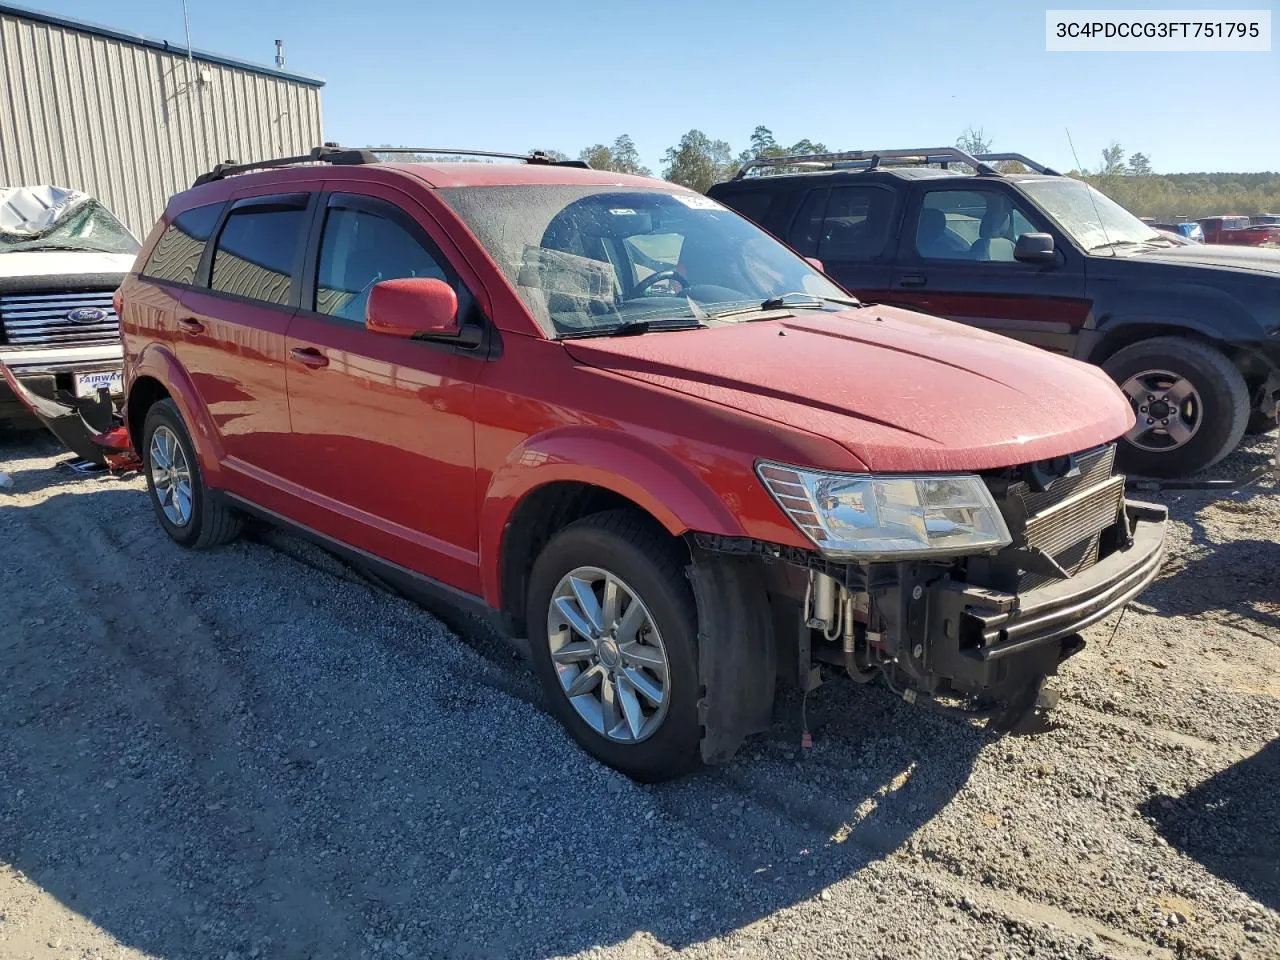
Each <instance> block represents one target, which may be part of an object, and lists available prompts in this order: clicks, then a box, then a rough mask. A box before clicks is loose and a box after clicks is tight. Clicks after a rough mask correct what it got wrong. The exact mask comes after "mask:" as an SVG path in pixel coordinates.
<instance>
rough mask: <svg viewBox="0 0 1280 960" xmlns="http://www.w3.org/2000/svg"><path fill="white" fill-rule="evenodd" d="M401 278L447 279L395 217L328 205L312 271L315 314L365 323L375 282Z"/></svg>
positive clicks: (428, 254)
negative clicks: (315, 269)
mask: <svg viewBox="0 0 1280 960" xmlns="http://www.w3.org/2000/svg"><path fill="white" fill-rule="evenodd" d="M401 277H434V278H435V279H437V280H444V281H445V282H449V277H448V275H447V274H446V273H445V270H444V267H443V266H442V265H441V264H440V262H439V261H438V260H437V259H436V257H435V256H434V255H432V254H431V253H430V252H429V251H428V250H427V249H426V248H425V247H424V246H423V245H422V243H421V242H419V241H418V239H417V238H416V237H414V236H413V235H412V234H410V233H409V231H408V230H406V229H405V228H404V227H402V226H400V224H398V223H396V222H395V221H394V220H389V219H387V218H386V217H380V216H378V215H377V214H374V213H369V212H368V211H365V210H350V209H343V208H341V207H334V208H331V209H330V210H329V213H328V216H327V217H326V218H325V224H324V236H323V238H322V239H321V241H320V269H319V271H318V273H317V275H316V302H315V309H316V311H317V312H318V313H324V314H328V315H329V316H331V317H341V318H342V319H343V320H351V321H353V322H355V323H364V314H365V306H366V305H367V304H368V302H369V291H370V290H372V289H373V285H374V284H376V283H378V282H380V281H382V280H398V279H400V278H401ZM459 312H461V308H460V311H459Z"/></svg>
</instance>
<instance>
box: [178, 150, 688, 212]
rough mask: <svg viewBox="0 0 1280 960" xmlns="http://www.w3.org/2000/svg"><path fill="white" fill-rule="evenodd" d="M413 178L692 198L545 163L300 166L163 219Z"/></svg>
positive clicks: (224, 182) (208, 195) (435, 183)
mask: <svg viewBox="0 0 1280 960" xmlns="http://www.w3.org/2000/svg"><path fill="white" fill-rule="evenodd" d="M405 178H412V179H413V180H414V181H415V182H416V183H418V184H420V185H421V186H424V187H427V188H428V189H437V188H449V187H504V186H505V187H522V186H585V187H622V188H625V189H632V190H634V189H641V190H645V189H647V190H661V191H663V192H665V193H693V191H692V190H689V189H688V188H686V187H682V186H680V185H679V184H675V183H668V182H666V181H665V180H657V179H655V178H653V177H640V176H634V175H632V174H627V173H613V172H611V171H609V170H590V169H586V168H582V167H567V166H566V167H560V166H556V165H554V164H545V163H478V162H474V161H472V162H442V163H381V162H380V163H363V164H349V165H347V164H343V165H337V164H335V165H328V164H316V163H300V164H297V165H294V166H284V167H274V168H270V169H266V170H259V171H254V172H249V173H237V174H234V175H232V176H226V177H223V178H222V179H218V180H212V181H210V182H208V183H201V184H198V185H196V186H193V187H190V188H188V189H187V190H184V191H182V192H181V193H177V194H174V195H173V197H171V198H170V200H169V204H168V206H167V207H166V209H165V214H164V217H165V219H166V220H172V219H173V218H174V217H175V216H177V215H178V214H179V213H181V212H183V211H184V210H189V209H191V208H192V207H199V206H203V205H205V204H209V203H220V202H223V201H225V200H229V199H231V198H232V197H233V196H235V195H236V194H238V193H240V192H241V191H243V190H244V189H245V188H246V187H248V188H257V187H273V188H277V189H279V190H280V191H281V192H286V191H298V190H306V189H312V190H314V189H317V187H316V183H317V181H323V180H327V179H334V180H346V181H352V180H367V181H368V182H370V183H383V184H394V183H396V182H397V181H399V182H401V183H403V181H404V179H405Z"/></svg>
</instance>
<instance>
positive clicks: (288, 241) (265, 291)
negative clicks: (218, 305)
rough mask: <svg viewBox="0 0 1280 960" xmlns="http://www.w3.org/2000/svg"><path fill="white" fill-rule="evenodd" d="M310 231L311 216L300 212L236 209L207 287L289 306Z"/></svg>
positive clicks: (216, 253) (220, 239) (225, 229)
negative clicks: (297, 265) (300, 251)
mask: <svg viewBox="0 0 1280 960" xmlns="http://www.w3.org/2000/svg"><path fill="white" fill-rule="evenodd" d="M306 227H307V214H306V211H305V210H303V209H300V208H292V207H290V208H275V209H270V208H268V209H263V208H261V207H249V208H246V209H244V210H232V211H231V215H230V216H229V217H227V223H226V226H224V227H223V228H222V234H221V235H220V236H219V237H218V246H217V248H216V249H215V250H214V252H213V273H212V275H211V276H210V278H209V286H210V287H211V288H212V289H214V290H217V291H218V292H219V293H231V294H235V295H236V296H240V297H249V298H251V299H253V300H261V301H262V302H264V303H274V304H279V305H281V306H287V305H288V304H289V302H290V294H291V288H292V284H293V265H294V262H295V260H296V258H297V252H298V245H299V244H300V243H301V242H302V238H303V235H304V234H305V232H306Z"/></svg>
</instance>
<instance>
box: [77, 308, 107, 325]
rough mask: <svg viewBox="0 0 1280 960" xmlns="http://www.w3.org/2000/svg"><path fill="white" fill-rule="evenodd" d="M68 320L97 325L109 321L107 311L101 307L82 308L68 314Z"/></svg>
mask: <svg viewBox="0 0 1280 960" xmlns="http://www.w3.org/2000/svg"><path fill="white" fill-rule="evenodd" d="M67 319H68V320H70V321H71V322H72V323H97V322H98V321H99V320H105V319H107V311H105V310H103V309H102V308H101V307H80V308H79V309H78V310H72V311H71V312H70V313H68V314H67Z"/></svg>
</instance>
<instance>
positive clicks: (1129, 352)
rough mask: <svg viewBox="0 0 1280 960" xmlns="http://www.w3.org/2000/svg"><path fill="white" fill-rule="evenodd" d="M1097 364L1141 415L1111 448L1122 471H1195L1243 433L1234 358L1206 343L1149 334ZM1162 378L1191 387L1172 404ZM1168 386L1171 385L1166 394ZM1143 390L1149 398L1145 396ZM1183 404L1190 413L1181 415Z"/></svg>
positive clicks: (1241, 385)
mask: <svg viewBox="0 0 1280 960" xmlns="http://www.w3.org/2000/svg"><path fill="white" fill-rule="evenodd" d="M1102 368H1103V369H1104V370H1106V371H1107V373H1109V374H1110V375H1111V378H1112V379H1113V380H1115V381H1116V383H1118V384H1120V386H1121V388H1122V389H1123V390H1125V393H1126V395H1128V398H1129V402H1130V404H1131V405H1132V406H1133V412H1134V416H1136V417H1138V418H1139V419H1138V425H1137V427H1135V430H1134V431H1131V432H1130V434H1129V435H1127V436H1125V437H1124V438H1122V439H1121V441H1120V445H1119V448H1118V449H1117V460H1118V462H1119V464H1120V468H1121V469H1122V470H1124V471H1125V472H1126V473H1133V474H1139V475H1143V476H1150V477H1181V476H1187V475H1189V474H1193V473H1197V472H1199V471H1200V470H1204V469H1206V468H1207V467H1211V466H1213V465H1214V464H1215V463H1217V462H1218V461H1219V460H1221V459H1222V458H1223V457H1225V456H1226V455H1227V454H1229V453H1230V452H1231V451H1232V450H1234V449H1235V448H1236V447H1237V446H1238V445H1239V443H1240V440H1241V438H1242V437H1243V436H1244V431H1245V426H1246V424H1247V423H1248V420H1249V407H1250V404H1249V388H1248V385H1247V384H1246V383H1245V382H1244V377H1243V376H1241V375H1240V371H1239V370H1237V369H1236V367H1235V364H1233V363H1232V362H1231V361H1230V360H1229V359H1228V358H1227V356H1226V355H1225V354H1223V353H1222V352H1221V351H1219V350H1217V349H1215V348H1214V347H1211V346H1209V345H1208V344H1206V343H1201V342H1200V341H1198V340H1189V339H1187V338H1185V337H1154V338H1152V339H1151V340H1143V341H1141V342H1139V343H1135V344H1133V345H1132V346H1128V347H1125V348H1124V349H1123V350H1120V351H1118V352H1117V353H1115V354H1114V355H1112V356H1111V357H1109V358H1108V359H1107V360H1106V362H1105V363H1103V364H1102ZM1165 373H1167V374H1168V377H1167V378H1166V377H1163V374H1165ZM1162 380H1163V381H1164V382H1169V381H1170V380H1176V381H1178V383H1179V384H1181V390H1182V391H1183V392H1187V391H1188V390H1189V392H1190V395H1191V396H1192V397H1193V399H1190V400H1186V401H1184V402H1183V404H1182V405H1180V406H1178V405H1175V406H1173V408H1172V409H1170V408H1169V407H1168V406H1166V405H1164V404H1163V402H1162V401H1161V396H1162V393H1161V390H1162V389H1163V388H1162V387H1161V386H1159V385H1158V384H1159V383H1161V382H1162ZM1144 384H1146V385H1147V386H1143V385H1144ZM1174 393H1175V390H1174V389H1170V390H1169V395H1170V396H1173V395H1174ZM1148 397H1151V398H1154V399H1155V403H1154V404H1152V403H1149V402H1148ZM1144 406H1145V407H1146V408H1147V409H1146V410H1145V411H1144V410H1143V409H1142V408H1143V407H1144ZM1188 409H1190V410H1191V411H1193V414H1194V417H1193V418H1188V417H1186V416H1184V415H1183V414H1184V413H1185V411H1186V410H1188ZM1191 419H1194V423H1191V422H1190V421H1191ZM1162 423H1171V425H1172V428H1179V427H1180V428H1181V430H1182V432H1183V433H1189V436H1187V437H1186V438H1185V439H1181V438H1180V437H1175V436H1174V435H1173V434H1172V433H1166V432H1164V431H1163V427H1162ZM1143 431H1145V432H1143Z"/></svg>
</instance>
